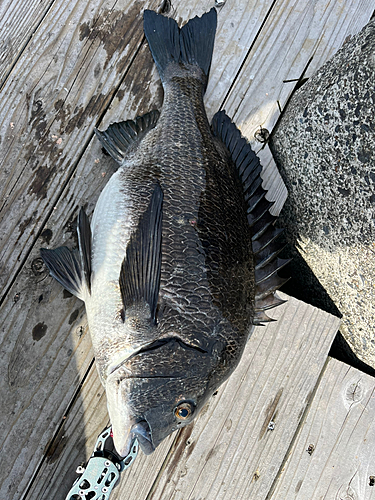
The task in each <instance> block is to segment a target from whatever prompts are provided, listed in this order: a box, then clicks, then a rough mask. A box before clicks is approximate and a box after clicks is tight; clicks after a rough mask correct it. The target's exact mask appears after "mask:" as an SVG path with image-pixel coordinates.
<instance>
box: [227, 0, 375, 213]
mask: <svg viewBox="0 0 375 500" xmlns="http://www.w3.org/2000/svg"><path fill="white" fill-rule="evenodd" d="M373 11H374V3H373V1H372V0H362V1H358V0H350V1H346V2H337V1H336V0H313V1H311V0H279V1H277V2H275V4H274V7H273V9H272V11H271V13H270V15H269V17H268V18H267V20H266V22H265V24H264V26H263V28H262V31H261V33H260V34H259V36H258V37H257V39H256V41H255V44H254V45H253V46H252V48H251V50H250V51H249V54H248V56H247V58H246V61H245V63H244V65H243V67H242V69H241V73H240V75H239V76H238V78H237V79H236V82H235V85H233V87H232V89H231V91H230V93H229V95H228V97H227V99H226V101H225V104H224V105H225V108H226V109H227V110H229V111H230V115H231V116H232V117H233V118H234V120H235V121H236V123H237V125H238V126H239V127H240V129H241V131H242V133H243V134H244V135H245V136H246V137H247V138H248V139H249V140H250V143H251V145H252V147H253V148H254V150H255V151H259V150H260V149H261V147H262V143H261V142H259V141H257V139H256V138H255V135H256V133H257V132H259V131H260V129H261V128H263V129H266V130H267V131H268V132H269V133H271V132H272V129H273V127H274V125H275V123H276V121H277V120H278V118H279V116H280V111H281V110H282V109H283V108H284V106H285V104H286V102H287V101H288V99H289V97H290V95H291V93H292V92H293V90H294V88H295V86H296V84H297V81H298V80H299V78H300V77H301V76H302V75H303V73H304V71H305V70H306V68H307V70H306V76H311V74H312V73H313V72H314V71H316V70H317V69H318V68H319V67H320V66H322V65H323V64H324V63H325V62H326V61H327V60H328V59H329V58H330V57H331V56H332V55H333V54H334V53H335V52H336V51H337V50H338V49H339V48H340V47H341V45H342V44H343V43H344V42H345V40H346V39H347V37H348V36H350V35H352V34H354V33H357V32H358V31H360V29H361V28H362V27H363V26H364V25H365V24H366V23H367V22H368V21H369V20H370V18H371V16H372V14H373ZM249 94H251V96H252V98H251V99H249V98H248V96H249ZM291 133H293V131H291ZM260 157H261V159H262V161H264V163H268V165H267V167H266V168H265V169H264V171H263V176H264V177H265V178H266V183H265V185H264V187H265V188H266V189H269V191H270V192H269V198H270V199H272V200H276V203H275V205H274V208H273V211H274V213H279V212H280V210H281V208H282V206H283V204H284V202H285V199H286V196H287V193H286V189H285V188H282V187H280V186H282V180H281V177H280V176H279V174H278V172H277V170H276V167H275V164H274V162H273V160H272V161H270V162H268V161H267V158H271V156H270V153H269V152H268V151H267V150H266V151H265V152H260Z"/></svg>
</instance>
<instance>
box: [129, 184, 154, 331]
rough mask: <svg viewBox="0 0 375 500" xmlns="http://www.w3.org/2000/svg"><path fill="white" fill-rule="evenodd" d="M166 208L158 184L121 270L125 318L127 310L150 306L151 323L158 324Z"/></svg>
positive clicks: (133, 235)
mask: <svg viewBox="0 0 375 500" xmlns="http://www.w3.org/2000/svg"><path fill="white" fill-rule="evenodd" d="M162 204H163V192H162V189H161V187H160V184H159V183H157V184H156V185H155V188H154V192H153V193H152V196H151V200H150V203H149V206H148V208H147V210H146V211H145V212H144V214H143V215H142V216H141V218H140V219H139V223H138V227H137V229H136V230H135V231H134V232H133V233H132V235H131V236H130V239H129V243H128V245H127V248H126V256H125V258H124V260H123V262H122V266H121V272H120V289H121V297H122V302H123V305H124V308H125V317H126V309H127V308H129V307H130V306H133V305H136V304H137V303H142V302H146V303H147V304H148V305H149V306H150V311H151V319H152V320H153V321H154V322H155V321H156V306H157V302H158V296H159V287H160V269H161V231H162V227H161V225H162Z"/></svg>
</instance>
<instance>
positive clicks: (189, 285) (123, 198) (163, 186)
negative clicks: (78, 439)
mask: <svg viewBox="0 0 375 500" xmlns="http://www.w3.org/2000/svg"><path fill="white" fill-rule="evenodd" d="M216 22H217V21H216V11H215V9H212V10H211V11H210V12H209V13H207V14H204V15H203V16H202V17H201V18H194V19H191V20H190V21H189V22H188V23H187V24H186V25H185V26H184V27H183V28H181V29H180V28H178V26H177V23H176V22H175V21H173V20H172V19H169V18H166V17H164V16H162V15H158V14H156V13H155V12H152V11H145V13H144V30H145V35H146V38H147V40H148V43H149V47H150V50H151V52H152V55H153V58H154V61H155V63H156V65H157V68H158V71H159V74H160V77H161V81H162V84H163V87H164V103H163V107H162V110H161V112H160V113H159V112H158V111H156V110H155V111H151V112H150V113H147V114H146V115H144V116H142V117H137V118H136V119H135V120H134V121H132V120H128V121H125V122H120V123H115V124H112V125H110V127H109V128H108V129H107V130H105V131H102V132H99V131H96V134H97V136H98V138H99V140H100V141H101V143H102V144H103V146H104V147H105V148H106V149H107V151H108V152H109V153H110V154H111V156H112V157H113V158H114V159H115V160H116V161H117V162H118V163H119V169H118V171H117V172H116V173H115V174H114V175H113V176H112V177H111V179H110V180H109V182H108V183H107V185H106V187H105V188H104V190H103V192H102V193H101V195H100V197H99V200H98V202H97V205H96V207H95V211H94V215H93V219H92V223H91V227H90V225H89V223H88V218H87V217H86V215H85V214H84V212H83V210H81V211H80V215H79V218H78V241H79V250H78V251H77V250H72V251H71V250H69V249H67V248H66V247H61V248H57V249H55V250H46V249H42V257H43V259H44V261H45V263H46V264H47V266H48V267H49V269H50V272H51V275H52V276H54V277H55V278H56V279H57V280H58V281H60V283H62V284H63V286H65V287H66V288H67V289H68V290H69V291H71V292H72V293H74V294H75V295H77V296H78V297H79V298H81V299H82V300H84V301H85V305H86V311H87V317H88V322H89V328H90V333H91V337H92V341H93V347H94V353H95V360H96V366H97V368H98V371H99V375H100V378H101V381H102V383H103V385H104V386H105V389H106V395H107V406H108V412H109V416H110V419H111V424H112V431H113V441H114V446H115V448H116V450H117V453H118V455H119V456H125V455H127V454H128V453H129V452H130V450H131V448H132V445H133V443H134V441H135V439H137V441H138V442H139V445H140V448H141V449H142V450H143V452H144V453H146V454H149V453H152V452H153V451H154V450H155V448H156V447H157V446H158V445H159V444H160V443H161V441H162V440H163V439H164V438H165V437H166V436H168V435H169V434H170V433H171V432H173V431H174V430H176V429H177V428H180V427H183V426H185V425H188V424H189V423H190V422H191V421H192V420H193V419H194V418H195V417H196V416H197V415H198V414H199V412H200V410H201V409H202V407H203V406H204V405H205V403H206V402H207V400H208V398H209V397H210V396H211V395H212V393H213V392H214V391H215V390H216V389H217V388H218V387H219V386H220V384H222V383H223V382H224V380H225V379H226V378H227V377H228V376H229V375H230V374H231V373H232V372H233V370H234V369H235V367H236V366H237V364H238V362H239V360H240V358H241V355H242V352H243V350H244V347H245V344H246V342H247V340H248V336H249V327H250V325H251V324H252V323H253V324H262V323H263V322H265V321H270V320H271V319H270V318H269V317H268V316H267V314H266V312H265V311H268V309H272V308H273V307H275V306H277V305H278V304H280V303H282V302H283V301H282V300H280V299H278V298H277V297H276V296H275V290H277V289H278V288H279V287H280V286H281V285H282V284H283V282H284V281H285V280H283V279H281V278H280V277H279V276H278V270H279V269H280V268H281V267H283V266H284V265H286V263H287V261H283V260H282V259H279V257H278V254H279V252H280V251H281V248H282V247H281V245H279V243H278V237H279V234H281V232H280V230H278V229H276V228H275V227H274V222H275V220H276V218H275V217H274V216H272V215H271V214H270V213H269V209H270V207H271V206H272V202H269V201H268V200H267V199H266V192H265V191H264V189H263V188H262V180H261V178H260V172H261V165H260V162H259V159H258V158H257V156H256V155H255V154H254V152H253V151H252V150H251V147H250V145H249V144H248V142H247V141H246V139H244V138H243V137H242V136H241V133H240V132H239V130H238V129H237V127H236V126H235V125H234V124H233V123H232V122H231V120H230V119H229V118H228V116H227V115H226V114H225V112H224V111H220V112H218V113H216V115H215V116H214V118H213V121H212V124H211V126H210V125H209V123H208V120H207V116H206V112H205V109H204V105H203V95H204V91H205V88H206V85H207V80H208V73H209V68H210V64H211V57H212V49H213V43H214V36H215V29H216Z"/></svg>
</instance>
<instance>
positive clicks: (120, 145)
mask: <svg viewBox="0 0 375 500" xmlns="http://www.w3.org/2000/svg"><path fill="white" fill-rule="evenodd" d="M159 115H160V113H159V111H157V110H154V111H150V112H149V113H146V114H145V115H143V116H137V118H136V119H135V120H127V121H125V122H119V123H113V124H112V125H110V126H109V127H108V128H107V130H104V131H103V132H100V130H98V129H95V134H96V135H97V137H98V139H99V141H100V142H101V144H102V146H103V147H104V148H105V149H106V150H107V151H108V153H109V154H110V155H111V156H112V158H113V159H114V160H116V161H117V162H118V163H120V164H121V163H122V161H123V160H124V158H125V155H126V151H127V150H128V149H129V147H130V146H131V145H132V144H134V143H135V142H136V141H140V140H141V139H142V137H144V136H145V135H146V133H147V132H148V131H149V130H151V129H153V128H154V127H155V125H156V123H157V121H158V118H159Z"/></svg>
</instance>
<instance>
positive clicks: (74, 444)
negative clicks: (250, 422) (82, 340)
mask: <svg viewBox="0 0 375 500" xmlns="http://www.w3.org/2000/svg"><path fill="white" fill-rule="evenodd" d="M107 425H108V414H107V404H106V398H105V393H104V389H103V387H102V386H101V384H100V381H99V377H98V375H97V371H96V369H93V370H91V371H90V374H89V376H88V377H87V379H86V380H85V382H84V384H83V386H82V390H81V392H80V397H79V398H77V400H76V402H75V404H74V405H73V406H72V408H71V411H70V412H69V413H68V415H67V417H66V420H64V426H63V428H62V429H61V430H60V432H59V434H58V436H57V437H56V439H55V440H54V442H53V448H52V450H50V452H49V453H48V455H47V456H46V459H45V461H44V463H43V465H42V467H41V468H40V470H39V473H38V474H37V475H36V476H35V477H34V478H33V484H32V486H31V488H30V489H29V491H28V492H27V494H26V496H24V500H50V499H51V498H53V499H55V500H65V497H66V495H67V493H68V491H69V490H70V488H71V487H72V485H73V482H74V480H75V479H76V477H77V474H76V472H75V469H76V467H77V465H79V464H80V463H85V462H86V460H87V459H88V458H89V456H90V455H91V452H92V450H93V449H94V445H95V442H96V439H97V436H98V434H99V433H100V432H101V431H102V430H103V429H104V427H105V426H107ZM173 440H174V436H171V437H169V438H168V439H166V440H165V442H163V444H162V446H160V447H159V448H158V449H157V450H156V452H155V453H153V454H152V455H150V456H147V457H146V456H145V455H143V453H139V456H138V457H137V460H136V461H135V463H134V464H133V465H132V467H131V468H132V470H133V473H132V474H131V475H129V474H126V473H124V474H123V478H122V483H124V484H126V488H127V490H128V491H132V492H133V495H134V496H133V498H145V497H146V496H147V493H148V491H149V490H150V488H151V487H152V484H153V483H154V481H155V479H156V476H157V474H158V471H159V467H160V466H161V464H162V463H163V461H164V460H165V457H166V455H167V453H168V451H169V449H170V447H171V445H172V442H173ZM145 471H147V473H145Z"/></svg>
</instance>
